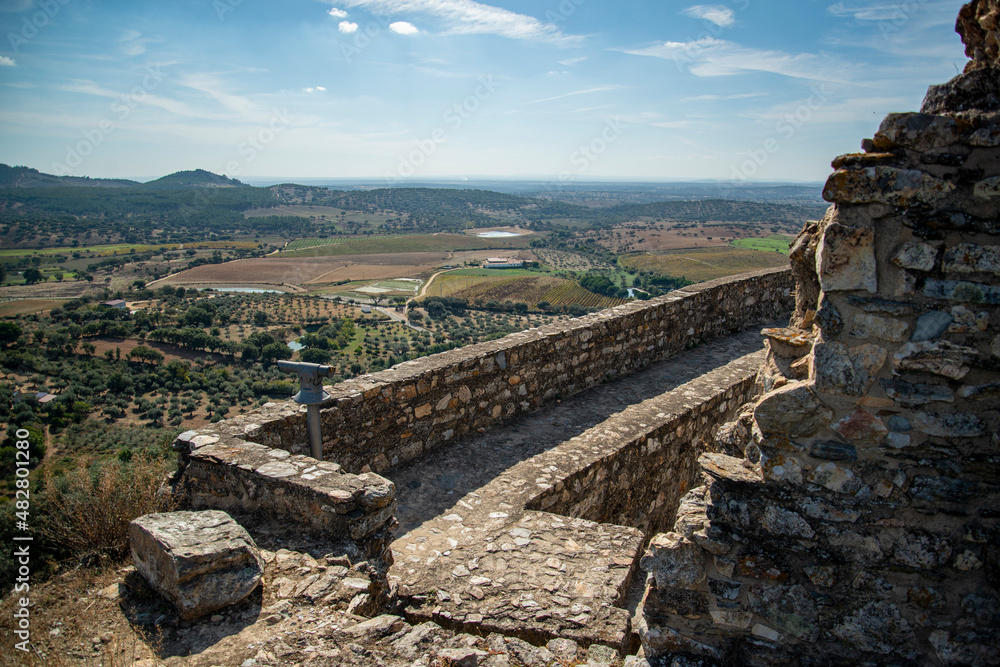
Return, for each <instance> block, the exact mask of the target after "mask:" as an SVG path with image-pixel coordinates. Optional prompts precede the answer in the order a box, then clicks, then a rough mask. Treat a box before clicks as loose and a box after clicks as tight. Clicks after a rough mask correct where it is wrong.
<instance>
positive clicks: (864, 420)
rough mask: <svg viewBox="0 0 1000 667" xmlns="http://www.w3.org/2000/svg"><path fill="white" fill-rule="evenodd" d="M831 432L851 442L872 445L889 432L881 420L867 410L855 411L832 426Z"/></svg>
mask: <svg viewBox="0 0 1000 667" xmlns="http://www.w3.org/2000/svg"><path fill="white" fill-rule="evenodd" d="M833 430H834V431H836V432H837V433H839V434H840V435H842V436H843V437H845V438H847V439H848V440H851V441H853V442H858V443H864V444H869V445H874V444H877V443H879V442H881V441H882V439H883V438H884V437H885V436H886V434H887V433H888V432H889V429H887V428H886V426H885V424H884V423H883V422H882V420H881V419H879V418H878V417H876V416H875V415H873V414H872V413H870V412H868V411H867V410H855V411H854V412H852V413H851V414H849V415H847V416H846V417H844V418H843V419H841V420H840V421H838V422H837V423H835V424H834V425H833Z"/></svg>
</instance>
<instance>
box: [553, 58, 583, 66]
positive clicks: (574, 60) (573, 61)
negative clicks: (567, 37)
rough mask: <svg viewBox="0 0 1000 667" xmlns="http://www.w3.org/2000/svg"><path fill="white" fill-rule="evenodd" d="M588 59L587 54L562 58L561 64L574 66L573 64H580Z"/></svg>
mask: <svg viewBox="0 0 1000 667" xmlns="http://www.w3.org/2000/svg"><path fill="white" fill-rule="evenodd" d="M586 59H587V56H580V57H579V58H567V59H566V60H560V61H559V64H560V65H562V66H563V67H572V66H573V65H579V64H580V63H582V62H583V61H584V60H586Z"/></svg>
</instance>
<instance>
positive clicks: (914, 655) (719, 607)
mask: <svg viewBox="0 0 1000 667" xmlns="http://www.w3.org/2000/svg"><path fill="white" fill-rule="evenodd" d="M998 15H1000V4H998V3H997V1H996V0H979V1H977V2H973V3H970V4H969V5H966V7H964V8H963V10H962V13H961V15H960V17H959V21H958V30H959V32H961V33H962V34H963V38H964V39H965V43H966V45H967V51H968V53H969V55H970V56H972V57H973V58H974V60H973V62H971V63H970V64H969V66H968V67H967V68H966V71H965V73H963V74H961V75H959V76H958V77H956V78H955V79H953V80H952V81H950V82H948V83H946V84H943V85H941V86H934V87H932V88H931V89H930V90H929V92H928V95H927V98H926V99H925V102H924V106H923V109H922V111H921V113H895V114H890V115H889V116H888V117H886V119H885V120H884V121H883V122H882V125H881V127H880V128H879V131H878V132H877V133H876V134H875V137H874V138H873V139H871V140H866V141H865V142H863V147H864V149H865V151H866V152H865V153H862V154H857V155H850V156H843V157H840V158H837V159H836V160H835V161H834V168H835V170H836V171H835V172H834V174H833V175H832V176H831V177H830V180H829V181H828V183H827V185H826V188H825V190H824V196H825V197H826V198H827V199H828V200H829V201H831V202H832V203H833V206H831V207H830V209H829V211H828V213H827V215H826V216H825V218H824V219H823V220H822V221H821V222H819V223H816V224H812V225H810V226H808V227H807V228H806V229H804V230H803V232H802V234H800V236H799V238H798V239H797V240H796V242H795V244H794V246H793V250H792V252H791V253H790V258H791V262H792V271H793V274H794V275H795V277H796V287H797V298H796V313H795V315H794V316H793V318H792V322H791V327H792V328H791V329H789V330H773V331H772V330H769V331H768V332H766V335H767V337H768V340H769V344H770V350H771V354H770V356H771V358H770V360H769V362H768V365H767V366H766V367H765V368H764V369H763V370H762V372H761V375H762V377H764V378H766V381H765V382H763V383H762V384H763V386H764V388H765V389H766V390H767V393H766V394H765V395H764V396H763V397H762V398H761V399H759V400H758V401H757V402H756V403H755V405H754V406H753V410H754V412H753V416H754V422H753V426H752V428H751V433H752V442H751V443H750V444H749V445H747V447H746V457H745V458H730V457H725V456H721V455H705V456H703V457H702V467H703V470H704V471H705V472H706V473H707V474H708V475H709V478H710V482H709V483H708V484H707V486H706V487H703V488H699V489H694V490H692V491H691V492H689V494H688V495H687V496H686V497H685V499H684V500H683V501H682V508H685V507H686V508H688V510H690V511H682V512H680V516H682V517H683V519H684V525H685V526H690V525H695V526H697V530H696V531H689V532H690V534H688V532H686V531H685V530H684V527H683V526H682V525H681V523H680V522H678V525H676V526H675V527H674V530H673V532H670V533H667V534H665V535H660V536H657V537H655V538H654V539H653V541H652V543H651V545H650V548H649V551H648V553H647V555H646V557H645V558H644V560H643V563H642V565H643V567H644V568H646V569H647V571H648V572H649V573H650V577H649V579H648V583H647V594H646V598H645V601H644V612H643V618H644V623H645V628H643V629H642V636H643V644H644V646H645V648H646V652H647V656H649V657H651V658H655V659H663V660H664V664H668V663H670V658H672V657H678V656H687V657H688V658H691V657H694V658H697V659H700V660H703V661H705V663H706V664H707V663H713V662H718V663H723V664H748V665H757V664H761V665H771V664H792V663H794V664H817V665H818V664H840V663H844V664H847V663H851V664H857V663H865V664H1000V651H998V650H997V649H998V648H1000V640H998V638H997V634H996V630H995V628H996V627H997V625H996V624H997V622H998V620H1000V618H998V613H997V610H998V609H1000V593H998V586H1000V575H998V574H997V572H998V571H1000V569H998V568H1000V562H998V553H1000V548H998V547H997V546H996V545H997V544H998V543H1000V510H998V509H997V508H998V507H1000V436H998V433H1000V410H998V407H1000V402H998V400H997V397H998V396H1000V355H998V350H1000V336H998V333H1000V284H998V276H1000V223H998V220H1000V61H998V46H1000V42H998V35H1000V33H998V30H997V18H998ZM792 331H793V332H795V335H794V336H792V335H791V334H789V333H788V332H792ZM779 334H780V335H779ZM793 342H794V345H793V344H792V343H793ZM752 452H759V462H757V460H756V459H755V458H754V457H752V456H750V454H751V453H752Z"/></svg>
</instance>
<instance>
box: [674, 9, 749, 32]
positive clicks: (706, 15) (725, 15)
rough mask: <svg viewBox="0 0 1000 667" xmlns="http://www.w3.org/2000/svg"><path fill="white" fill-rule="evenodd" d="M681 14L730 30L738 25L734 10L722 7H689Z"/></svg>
mask: <svg viewBox="0 0 1000 667" xmlns="http://www.w3.org/2000/svg"><path fill="white" fill-rule="evenodd" d="M681 14H683V15H684V16H690V17H691V18H693V19H703V20H705V21H709V22H711V23H714V24H715V25H717V26H719V27H720V28H728V27H729V26H731V25H733V24H734V23H736V17H735V16H734V15H733V10H732V9H730V8H729V7H723V6H722V5H695V6H694V7H688V8H687V9H685V10H684V11H683V12H681Z"/></svg>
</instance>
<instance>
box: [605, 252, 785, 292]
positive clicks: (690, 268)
mask: <svg viewBox="0 0 1000 667" xmlns="http://www.w3.org/2000/svg"><path fill="white" fill-rule="evenodd" d="M618 262H619V263H620V264H621V265H622V266H625V267H627V268H633V269H637V270H639V271H653V272H654V273H658V274H660V275H664V276H671V277H674V278H687V279H688V280H690V281H693V282H696V283H700V282H704V281H706V280H715V279H716V278H723V277H725V276H734V275H736V274H739V273H746V272H748V271H756V270H758V269H769V268H775V267H779V266H788V256H787V255H784V254H782V253H780V252H775V251H774V250H771V251H761V250H748V249H745V248H732V247H721V248H695V249H689V250H666V251H662V252H657V253H633V254H630V255H622V256H620V257H619V258H618Z"/></svg>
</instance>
